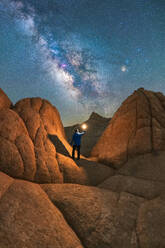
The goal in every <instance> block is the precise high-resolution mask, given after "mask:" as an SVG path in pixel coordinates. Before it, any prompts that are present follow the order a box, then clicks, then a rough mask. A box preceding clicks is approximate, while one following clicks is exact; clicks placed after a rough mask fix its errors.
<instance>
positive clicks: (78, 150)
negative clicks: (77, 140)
mask: <svg viewBox="0 0 165 248" xmlns="http://www.w3.org/2000/svg"><path fill="white" fill-rule="evenodd" d="M77 153H78V155H77V159H80V146H77Z"/></svg>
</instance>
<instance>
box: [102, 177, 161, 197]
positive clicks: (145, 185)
mask: <svg viewBox="0 0 165 248" xmlns="http://www.w3.org/2000/svg"><path fill="white" fill-rule="evenodd" d="M98 186H99V187H100V188H104V189H109V190H111V191H114V192H119V193H120V192H128V193H130V194H133V195H135V196H139V197H144V198H146V199H153V198H155V197H157V196H159V195H161V194H162V193H163V192H165V183H160V182H157V181H150V180H145V179H141V178H136V177H132V176H123V175H115V176H112V177H110V178H108V179H107V180H105V181H104V182H103V183H101V184H100V185H98Z"/></svg>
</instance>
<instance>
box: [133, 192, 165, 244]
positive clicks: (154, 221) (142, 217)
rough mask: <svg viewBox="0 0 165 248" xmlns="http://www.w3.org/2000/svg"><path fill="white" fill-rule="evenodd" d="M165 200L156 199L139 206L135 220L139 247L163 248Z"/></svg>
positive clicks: (164, 240)
mask: <svg viewBox="0 0 165 248" xmlns="http://www.w3.org/2000/svg"><path fill="white" fill-rule="evenodd" d="M164 206H165V198H164V196H163V197H158V198H156V199H154V200H151V201H148V202H145V203H144V204H142V205H141V207H140V210H139V215H138V219H137V232H138V236H139V244H140V247H145V248H153V247H154V248H156V247H160V248H163V247H164V246H165V225H164V223H165V207H164Z"/></svg>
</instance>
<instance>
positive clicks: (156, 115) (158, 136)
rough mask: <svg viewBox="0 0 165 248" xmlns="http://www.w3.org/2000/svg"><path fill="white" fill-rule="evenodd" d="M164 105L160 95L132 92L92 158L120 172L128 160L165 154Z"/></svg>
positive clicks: (115, 116)
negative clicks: (94, 157) (145, 155)
mask: <svg viewBox="0 0 165 248" xmlns="http://www.w3.org/2000/svg"><path fill="white" fill-rule="evenodd" d="M164 102H165V96H163V95H162V94H160V93H154V92H151V91H147V90H144V89H138V90H137V91H135V92H134V93H133V95H131V96H130V97H128V98H127V99H126V100H125V101H124V102H123V104H122V105H121V107H120V108H119V109H118V111H117V112H116V113H115V115H114V117H113V118H112V120H111V122H110V124H109V126H108V127H107V128H106V130H105V131H104V133H103V135H102V136H101V138H100V139H99V141H98V143H97V144H96V146H95V147H94V148H93V151H92V156H96V157H98V159H99V161H102V162H104V163H107V164H109V165H112V166H114V167H116V168H119V167H121V165H123V164H124V163H126V162H127V161H128V160H129V159H130V158H134V157H136V156H138V155H141V154H146V153H153V152H156V151H161V150H165V125H164V121H165V108H164V105H163V104H164Z"/></svg>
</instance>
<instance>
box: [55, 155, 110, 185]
mask: <svg viewBox="0 0 165 248" xmlns="http://www.w3.org/2000/svg"><path fill="white" fill-rule="evenodd" d="M57 161H58V164H59V168H60V171H61V173H62V175H63V180H64V183H77V184H83V185H93V186H95V185H98V184H99V183H100V182H103V181H104V180H105V179H106V178H108V177H110V176H112V175H114V170H113V169H111V168H109V167H107V166H105V165H102V164H99V163H96V162H92V161H88V160H85V159H80V160H79V161H77V160H76V161H74V160H72V159H71V158H69V157H66V156H64V155H62V154H60V153H57Z"/></svg>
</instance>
